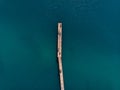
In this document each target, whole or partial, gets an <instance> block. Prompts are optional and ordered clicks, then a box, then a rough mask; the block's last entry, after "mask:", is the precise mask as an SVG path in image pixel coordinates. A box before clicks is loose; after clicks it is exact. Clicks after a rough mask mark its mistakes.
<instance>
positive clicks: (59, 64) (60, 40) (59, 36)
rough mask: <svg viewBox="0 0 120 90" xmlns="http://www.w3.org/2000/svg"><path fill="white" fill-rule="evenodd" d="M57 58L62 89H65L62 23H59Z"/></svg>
mask: <svg viewBox="0 0 120 90" xmlns="http://www.w3.org/2000/svg"><path fill="white" fill-rule="evenodd" d="M57 58H58V67H59V78H60V90H65V89H64V78H63V67H62V23H58V46H57Z"/></svg>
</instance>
